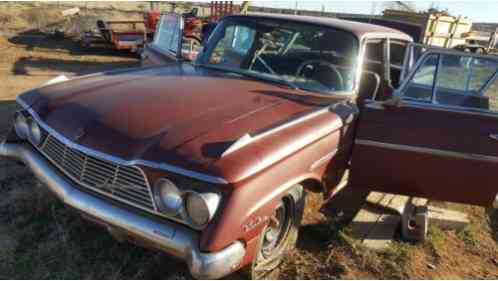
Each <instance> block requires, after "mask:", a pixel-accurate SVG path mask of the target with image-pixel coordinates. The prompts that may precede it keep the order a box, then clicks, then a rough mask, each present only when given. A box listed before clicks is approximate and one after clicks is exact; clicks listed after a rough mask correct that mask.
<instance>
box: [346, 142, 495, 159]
mask: <svg viewBox="0 0 498 281" xmlns="http://www.w3.org/2000/svg"><path fill="white" fill-rule="evenodd" d="M355 144H359V145H368V146H375V147H381V148H388V149H393V150H402V151H410V152H416V153H424V154H432V155H437V156H442V157H451V158H458V159H466V160H474V161H486V162H492V163H498V157H496V156H488V155H482V154H474V153H462V152H455V151H449V150H441V149H433V148H426V147H418V146H409V145H402V144H392V143H385V142H377V141H372V140H365V139H357V140H355Z"/></svg>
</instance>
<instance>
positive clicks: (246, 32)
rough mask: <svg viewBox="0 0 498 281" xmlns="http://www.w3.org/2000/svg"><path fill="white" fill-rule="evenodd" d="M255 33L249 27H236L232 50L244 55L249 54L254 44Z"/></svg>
mask: <svg viewBox="0 0 498 281" xmlns="http://www.w3.org/2000/svg"><path fill="white" fill-rule="evenodd" d="M255 33H256V32H254V30H252V29H250V28H248V27H245V26H236V27H235V29H234V35H233V39H232V46H231V47H232V49H234V50H236V51H237V52H239V53H242V54H245V53H247V52H248V51H249V49H250V48H251V46H252V44H253V42H254V35H255Z"/></svg>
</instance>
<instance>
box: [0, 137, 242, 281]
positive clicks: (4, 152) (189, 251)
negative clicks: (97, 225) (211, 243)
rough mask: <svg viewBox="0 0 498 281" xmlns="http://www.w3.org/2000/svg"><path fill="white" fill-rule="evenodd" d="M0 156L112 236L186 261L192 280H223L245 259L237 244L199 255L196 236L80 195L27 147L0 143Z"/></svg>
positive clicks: (196, 234)
mask: <svg viewBox="0 0 498 281" xmlns="http://www.w3.org/2000/svg"><path fill="white" fill-rule="evenodd" d="M0 156H4V157H8V158H13V159H17V160H21V161H22V162H24V163H25V164H26V165H27V166H28V167H29V168H30V169H31V170H32V171H33V173H34V174H35V176H36V177H37V178H38V179H39V180H40V181H41V182H42V183H44V184H45V185H46V186H48V188H49V189H50V190H52V191H53V192H54V193H55V194H56V195H57V197H59V198H60V199H61V200H62V201H63V202H64V203H65V204H66V205H68V206H71V207H73V208H75V209H76V210H78V211H80V212H82V213H83V214H85V215H87V216H89V217H91V218H94V219H96V220H98V221H100V222H102V223H103V224H105V225H106V226H107V227H108V229H109V231H110V232H111V233H115V232H123V233H126V234H127V235H129V236H132V237H134V238H138V239H139V240H142V241H143V242H146V243H147V244H150V245H153V246H154V247H155V248H157V249H160V250H162V251H164V252H166V253H168V254H170V255H172V256H175V257H177V258H180V259H182V260H184V261H186V262H187V264H188V267H189V270H190V272H191V274H192V276H194V277H195V278H199V279H216V278H220V277H223V276H225V275H227V274H229V273H231V272H233V271H234V270H235V269H237V268H238V266H239V265H240V262H241V261H242V259H243V257H244V255H245V247H244V245H243V244H242V243H241V242H239V241H236V242H234V243H233V244H231V245H229V246H228V247H226V248H225V249H223V250H221V251H219V252H214V253H204V252H201V251H200V250H199V234H198V233H197V232H195V231H193V230H191V229H189V228H187V227H185V226H182V225H179V224H176V223H173V222H165V221H156V220H154V219H151V218H149V217H146V216H141V215H140V214H138V213H135V212H132V211H129V210H127V209H124V208H120V207H118V206H115V205H112V204H111V203H109V202H108V201H106V200H103V199H100V198H99V197H96V196H92V195H90V194H88V193H85V192H82V191H80V190H79V189H77V188H76V187H75V186H74V185H73V184H72V183H71V182H70V181H68V180H67V179H66V178H65V177H64V176H62V175H61V174H60V173H59V172H57V170H55V169H54V168H53V166H51V164H50V163H49V162H48V161H47V160H45V159H44V158H43V157H42V156H41V155H40V154H39V153H38V152H36V151H35V149H33V148H32V147H31V146H30V145H29V144H14V143H1V144H0Z"/></svg>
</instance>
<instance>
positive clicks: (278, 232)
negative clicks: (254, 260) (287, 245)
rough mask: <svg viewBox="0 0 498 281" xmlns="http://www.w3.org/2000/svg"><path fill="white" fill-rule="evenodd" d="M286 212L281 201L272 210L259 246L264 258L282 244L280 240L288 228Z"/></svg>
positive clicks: (283, 237)
mask: <svg viewBox="0 0 498 281" xmlns="http://www.w3.org/2000/svg"><path fill="white" fill-rule="evenodd" d="M287 212H288V211H287V208H286V206H285V205H284V204H283V203H282V204H280V206H278V208H277V209H276V210H275V211H274V212H273V215H272V217H271V218H270V221H269V223H268V226H267V227H266V231H265V233H264V237H263V245H262V247H261V248H262V249H261V252H262V254H263V257H264V258H268V257H270V256H272V255H273V254H274V253H275V252H276V251H277V250H279V248H280V247H281V246H282V244H283V243H282V242H283V240H284V239H285V236H286V234H287V231H288V229H289V216H288V215H287Z"/></svg>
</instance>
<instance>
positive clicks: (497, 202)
mask: <svg viewBox="0 0 498 281" xmlns="http://www.w3.org/2000/svg"><path fill="white" fill-rule="evenodd" d="M493 208H495V209H498V194H496V197H495V202H493Z"/></svg>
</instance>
